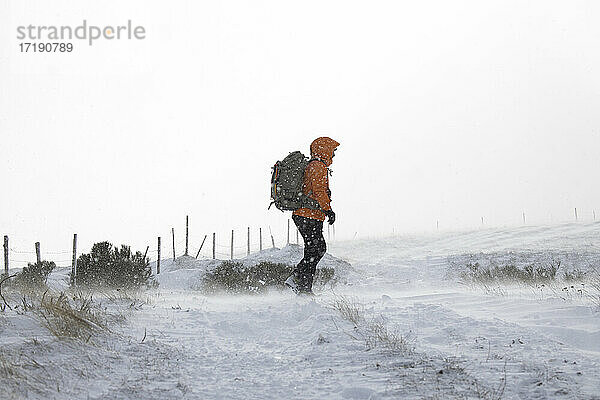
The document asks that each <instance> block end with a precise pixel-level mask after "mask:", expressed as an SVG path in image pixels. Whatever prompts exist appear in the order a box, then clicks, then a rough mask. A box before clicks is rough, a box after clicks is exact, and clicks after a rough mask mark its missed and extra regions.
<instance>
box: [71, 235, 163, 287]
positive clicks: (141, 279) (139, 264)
mask: <svg viewBox="0 0 600 400" xmlns="http://www.w3.org/2000/svg"><path fill="white" fill-rule="evenodd" d="M74 284H77V285H83V286H90V287H98V286H102V287H109V288H133V287H140V286H153V285H155V283H154V280H153V279H152V270H151V268H150V266H149V265H148V261H147V260H146V259H144V256H143V255H142V253H140V252H139V251H138V252H136V253H132V252H131V248H130V247H129V246H126V245H121V249H119V248H117V247H116V246H115V247H113V245H112V244H111V243H109V242H100V243H96V244H94V246H93V247H92V250H91V251H90V253H89V254H82V255H81V256H79V258H78V259H77V269H76V272H75V275H74V276H73V274H71V285H74Z"/></svg>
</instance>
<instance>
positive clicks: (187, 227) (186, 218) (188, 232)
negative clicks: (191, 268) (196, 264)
mask: <svg viewBox="0 0 600 400" xmlns="http://www.w3.org/2000/svg"><path fill="white" fill-rule="evenodd" d="M189 222H190V220H189V216H187V215H186V216H185V255H186V256H187V255H188V242H189V237H190V230H189Z"/></svg>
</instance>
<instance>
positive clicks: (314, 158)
mask: <svg viewBox="0 0 600 400" xmlns="http://www.w3.org/2000/svg"><path fill="white" fill-rule="evenodd" d="M313 161H319V162H322V163H323V165H324V166H325V168H327V169H328V170H329V167H328V166H327V164H325V161H323V160H321V159H320V158H317V157H313V158H311V159H310V160H308V163H309V164H310V163H311V162H313Z"/></svg>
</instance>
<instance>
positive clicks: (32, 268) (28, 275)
mask: <svg viewBox="0 0 600 400" xmlns="http://www.w3.org/2000/svg"><path fill="white" fill-rule="evenodd" d="M54 268H56V264H54V262H53V261H40V262H36V263H35V264H32V263H28V264H27V266H26V267H25V268H23V270H22V271H21V272H19V273H18V274H17V276H15V278H14V281H13V284H16V285H23V286H25V287H32V288H38V287H43V286H45V285H46V281H47V280H48V275H50V273H51V272H52V271H53V270H54Z"/></svg>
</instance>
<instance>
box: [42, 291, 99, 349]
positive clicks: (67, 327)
mask: <svg viewBox="0 0 600 400" xmlns="http://www.w3.org/2000/svg"><path fill="white" fill-rule="evenodd" d="M34 312H35V313H36V314H37V315H38V316H40V317H41V320H42V322H43V323H44V325H45V326H46V328H48V330H49V331H50V332H51V333H52V334H53V335H54V336H56V337H57V338H74V339H82V340H85V341H86V342H87V341H89V340H90V339H91V337H92V336H93V335H94V334H96V333H97V332H99V331H102V330H107V327H106V325H105V320H104V316H103V313H102V311H101V310H100V308H99V307H97V306H96V304H95V303H94V301H93V299H92V296H91V295H90V296H87V295H85V294H83V293H82V292H75V293H74V294H73V295H72V296H67V295H66V294H65V292H61V293H58V294H48V292H46V293H44V295H42V298H41V300H40V303H39V306H38V307H35V308H34Z"/></svg>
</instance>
